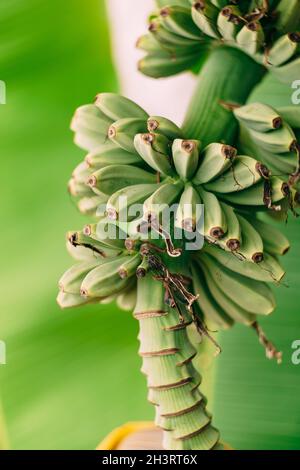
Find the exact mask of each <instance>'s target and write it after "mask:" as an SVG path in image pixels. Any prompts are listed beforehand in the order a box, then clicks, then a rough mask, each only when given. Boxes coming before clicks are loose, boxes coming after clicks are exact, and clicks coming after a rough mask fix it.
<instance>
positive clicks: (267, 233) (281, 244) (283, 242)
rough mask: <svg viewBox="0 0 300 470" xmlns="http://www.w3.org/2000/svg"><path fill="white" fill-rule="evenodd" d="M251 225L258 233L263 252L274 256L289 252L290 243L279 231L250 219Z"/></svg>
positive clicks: (267, 224) (259, 221)
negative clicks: (263, 248)
mask: <svg viewBox="0 0 300 470" xmlns="http://www.w3.org/2000/svg"><path fill="white" fill-rule="evenodd" d="M251 224H252V225H253V226H254V227H255V229H256V230H257V231H258V232H259V234H260V236H261V238H262V240H263V243H264V247H265V250H266V251H267V252H268V253H271V254H272V255H275V256H282V255H285V254H286V253H287V252H288V251H289V249H290V247H291V245H290V242H289V241H288V239H287V238H286V236H285V235H284V234H283V233H282V232H280V230H277V229H276V228H275V227H273V226H272V225H270V224H269V223H265V222H262V221H261V220H258V219H251Z"/></svg>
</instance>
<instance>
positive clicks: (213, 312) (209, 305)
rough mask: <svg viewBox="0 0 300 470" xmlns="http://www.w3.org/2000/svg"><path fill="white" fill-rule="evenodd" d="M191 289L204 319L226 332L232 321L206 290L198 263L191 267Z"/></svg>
mask: <svg viewBox="0 0 300 470" xmlns="http://www.w3.org/2000/svg"><path fill="white" fill-rule="evenodd" d="M191 272H192V279H193V288H194V292H195V294H196V295H199V299H198V300H197V303H198V305H199V307H200V309H201V311H202V313H203V315H205V318H206V319H207V320H208V321H209V322H210V323H212V324H213V325H215V326H216V327H218V328H222V329H224V330H227V329H228V328H230V327H231V326H232V325H233V320H232V319H231V318H230V317H229V316H228V315H227V314H226V312H224V310H223V309H222V308H221V307H220V306H219V305H218V304H217V302H216V301H215V299H214V298H213V296H212V295H211V293H210V291H209V290H208V287H207V284H206V281H205V277H204V274H203V272H202V271H201V268H200V266H199V264H198V263H193V264H192V266H191Z"/></svg>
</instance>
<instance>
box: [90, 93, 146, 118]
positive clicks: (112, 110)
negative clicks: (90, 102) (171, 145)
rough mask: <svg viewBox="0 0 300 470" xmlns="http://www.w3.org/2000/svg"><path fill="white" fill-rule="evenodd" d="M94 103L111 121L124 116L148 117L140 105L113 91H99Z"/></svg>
mask: <svg viewBox="0 0 300 470" xmlns="http://www.w3.org/2000/svg"><path fill="white" fill-rule="evenodd" d="M95 105H96V106H97V107H98V108H99V109H100V110H101V111H102V112H103V113H104V114H105V115H106V116H108V117H109V119H111V120H112V121H113V122H115V121H118V120H119V119H125V118H138V119H144V120H145V121H146V120H147V119H148V117H149V116H148V114H147V113H146V111H144V110H143V109H142V108H141V107H140V106H138V105H137V104H136V103H134V102H133V101H131V100H129V99H128V98H125V97H124V96H120V95H117V94H115V93H100V94H98V95H97V96H96V100H95Z"/></svg>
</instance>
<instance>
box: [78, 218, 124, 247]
mask: <svg viewBox="0 0 300 470" xmlns="http://www.w3.org/2000/svg"><path fill="white" fill-rule="evenodd" d="M110 228H111V229H112V232H110V231H109V229H110ZM111 233H112V235H113V236H111ZM83 235H84V236H85V237H87V238H88V239H92V243H93V244H95V245H96V246H97V243H98V244H99V246H101V247H102V248H105V253H107V251H106V249H109V250H110V252H111V253H113V255H114V256H116V255H119V254H120V252H121V251H123V250H124V248H125V240H126V233H123V232H122V229H120V228H119V227H116V226H115V225H114V224H113V223H112V222H111V221H110V220H108V219H101V220H100V221H99V222H97V223H95V224H88V225H85V227H84V229H83Z"/></svg>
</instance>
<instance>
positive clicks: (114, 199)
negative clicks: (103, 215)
mask: <svg viewBox="0 0 300 470" xmlns="http://www.w3.org/2000/svg"><path fill="white" fill-rule="evenodd" d="M158 187H159V185H158V184H136V185H133V186H128V187H124V188H122V189H119V191H117V192H115V193H114V194H112V196H110V198H109V199H108V201H107V206H106V211H107V215H108V217H109V218H110V219H113V220H117V219H118V220H121V221H125V222H126V221H129V220H130V218H131V217H132V216H131V217H129V214H128V210H129V209H130V207H131V206H132V205H133V204H138V203H143V202H144V201H145V199H146V198H147V197H149V196H150V194H153V193H154V192H155V191H156V189H158Z"/></svg>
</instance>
